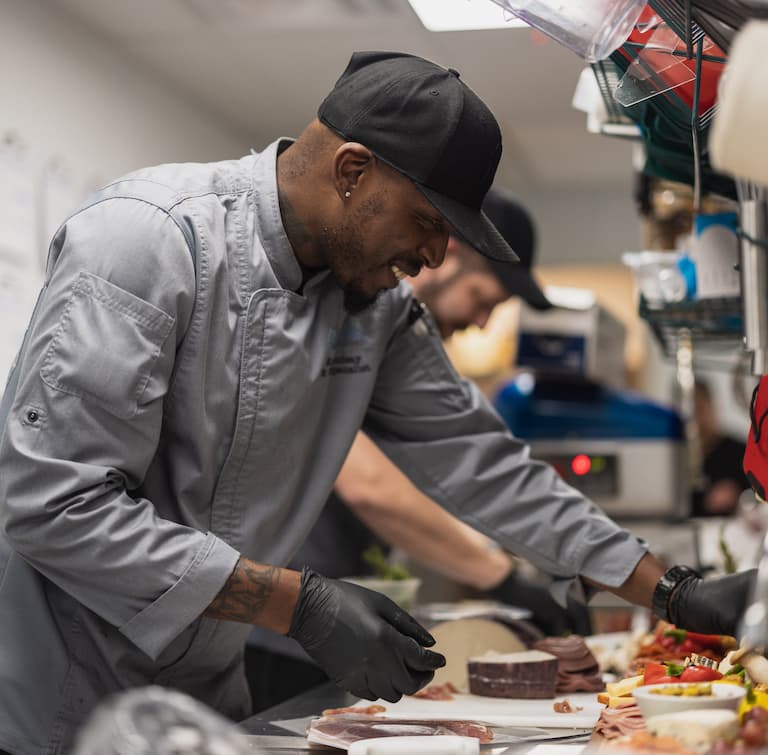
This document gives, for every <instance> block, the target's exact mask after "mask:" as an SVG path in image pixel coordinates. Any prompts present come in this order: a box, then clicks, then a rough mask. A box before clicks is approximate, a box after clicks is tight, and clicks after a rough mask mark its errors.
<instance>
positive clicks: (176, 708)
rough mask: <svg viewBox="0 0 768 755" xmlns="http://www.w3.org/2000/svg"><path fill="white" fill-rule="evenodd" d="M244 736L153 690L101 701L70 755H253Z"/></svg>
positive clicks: (195, 704)
mask: <svg viewBox="0 0 768 755" xmlns="http://www.w3.org/2000/svg"><path fill="white" fill-rule="evenodd" d="M263 752H264V751H263V750H261V749H258V748H256V747H252V746H251V745H250V743H249V742H248V740H247V739H246V737H245V732H244V731H243V730H242V729H240V728H239V727H238V726H237V725H236V724H234V723H232V722H231V721H229V720H227V719H226V718H224V717H223V716H222V715H221V714H219V713H217V712H216V711H214V710H213V709H211V708H209V707H208V706H207V705H204V704H203V703H201V702H199V701H198V700H195V699H193V698H191V697H190V696H189V695H187V694H185V693H183V692H179V691H176V690H172V689H166V688H163V687H158V686H149V687H137V688H135V689H131V690H127V691H126V692H121V693H118V694H116V695H114V696H112V697H109V698H107V699H106V700H105V701H104V702H103V703H101V705H99V706H98V707H97V708H96V710H95V711H94V712H93V713H92V714H91V716H90V717H89V718H88V720H87V721H86V722H85V724H84V725H83V726H82V727H81V729H80V731H79V732H78V737H77V741H76V743H75V747H74V750H73V755H258V753H263Z"/></svg>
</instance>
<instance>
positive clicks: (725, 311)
mask: <svg viewBox="0 0 768 755" xmlns="http://www.w3.org/2000/svg"><path fill="white" fill-rule="evenodd" d="M639 314H640V317H641V318H642V319H643V320H645V321H646V322H647V323H648V325H649V327H650V329H651V331H652V333H653V335H654V336H655V338H656V340H657V342H658V343H659V345H660V346H661V350H662V352H663V354H664V356H666V357H669V358H672V359H674V358H675V357H676V355H677V349H678V344H679V343H680V341H681V339H686V340H690V342H691V343H692V345H693V353H694V357H695V358H696V359H697V361H702V360H706V361H707V362H710V363H712V366H722V367H727V366H730V365H732V364H733V362H734V361H735V360H737V359H738V358H739V355H740V354H741V353H743V350H744V347H743V335H742V334H743V322H744V318H743V315H742V302H741V298H740V297H728V298H720V299H700V300H697V301H682V302H675V303H668V304H665V305H664V306H662V307H652V306H650V305H649V303H648V301H647V300H646V299H645V298H644V297H642V296H641V297H640V306H639Z"/></svg>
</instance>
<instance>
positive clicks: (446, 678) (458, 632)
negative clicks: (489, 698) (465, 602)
mask: <svg viewBox="0 0 768 755" xmlns="http://www.w3.org/2000/svg"><path fill="white" fill-rule="evenodd" d="M429 631H430V633H431V634H432V636H433V637H434V638H435V640H436V642H435V646H434V647H433V648H431V649H432V650H435V651H436V652H438V653H442V654H443V655H444V656H445V666H443V668H439V669H437V671H436V672H435V679H434V682H433V683H434V684H445V683H446V682H450V683H451V684H453V685H454V686H455V687H456V688H457V689H459V690H460V691H461V692H467V691H468V690H469V679H468V676H467V660H468V659H469V658H470V657H472V656H477V655H484V654H485V653H487V652H489V651H495V652H497V653H516V652H519V651H521V650H525V649H526V648H525V645H524V644H523V642H522V640H521V639H520V638H519V637H518V636H517V635H516V634H515V633H514V632H513V631H512V630H511V629H510V628H509V627H507V626H505V625H504V624H502V623H501V622H498V621H494V620H493V619H454V620H452V621H441V622H438V623H437V624H434V625H433V626H431V627H430V628H429Z"/></svg>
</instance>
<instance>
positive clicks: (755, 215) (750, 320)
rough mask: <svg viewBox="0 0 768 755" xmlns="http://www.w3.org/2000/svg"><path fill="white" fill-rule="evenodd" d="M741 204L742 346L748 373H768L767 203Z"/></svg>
mask: <svg viewBox="0 0 768 755" xmlns="http://www.w3.org/2000/svg"><path fill="white" fill-rule="evenodd" d="M740 205H741V228H742V231H743V232H744V235H743V236H742V239H741V296H742V301H743V308H744V346H745V348H746V349H747V351H749V352H751V353H752V374H753V375H764V374H766V373H768V299H767V298H766V296H765V292H766V289H767V288H768V249H766V247H765V246H764V239H765V238H766V236H768V207H767V206H766V201H765V200H764V199H743V200H742V201H741V203H740Z"/></svg>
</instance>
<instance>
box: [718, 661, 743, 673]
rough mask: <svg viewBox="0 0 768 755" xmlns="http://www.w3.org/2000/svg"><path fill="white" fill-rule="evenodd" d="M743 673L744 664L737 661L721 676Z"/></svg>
mask: <svg viewBox="0 0 768 755" xmlns="http://www.w3.org/2000/svg"><path fill="white" fill-rule="evenodd" d="M743 673H744V666H742V665H741V664H740V663H737V664H736V665H735V666H731V667H730V668H729V669H728V671H726V672H725V673H724V674H723V676H731V674H733V675H734V676H735V675H736V674H743Z"/></svg>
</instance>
